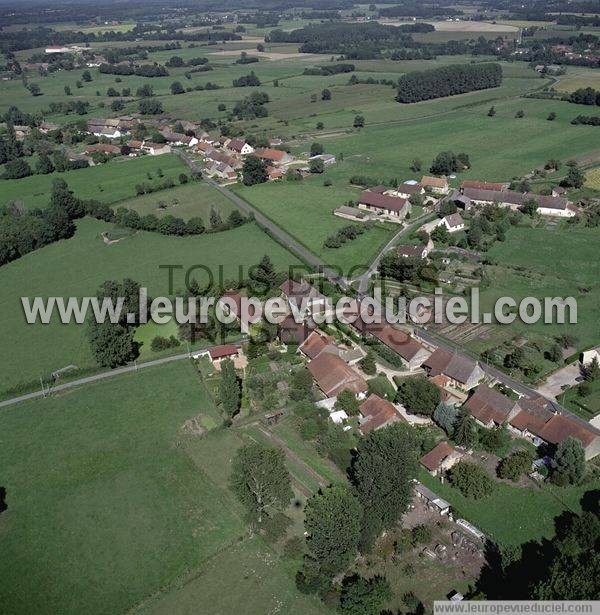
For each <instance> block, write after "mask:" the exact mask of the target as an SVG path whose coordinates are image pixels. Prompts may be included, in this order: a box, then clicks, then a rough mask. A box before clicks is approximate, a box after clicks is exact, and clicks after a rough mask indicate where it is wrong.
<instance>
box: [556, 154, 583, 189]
mask: <svg viewBox="0 0 600 615" xmlns="http://www.w3.org/2000/svg"><path fill="white" fill-rule="evenodd" d="M567 166H568V167H569V170H568V171H567V176H566V177H565V178H564V179H563V180H562V182H561V185H562V186H565V187H567V188H582V187H583V184H584V183H585V174H584V173H583V171H582V170H581V169H580V168H579V167H578V166H577V163H575V162H573V161H571V162H568V163H567Z"/></svg>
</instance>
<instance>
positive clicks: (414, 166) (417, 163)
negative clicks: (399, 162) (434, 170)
mask: <svg viewBox="0 0 600 615" xmlns="http://www.w3.org/2000/svg"><path fill="white" fill-rule="evenodd" d="M422 168H423V162H422V161H421V160H420V159H419V158H413V161H412V162H411V163H410V170H411V171H413V172H414V173H419V172H420V171H421V169H422Z"/></svg>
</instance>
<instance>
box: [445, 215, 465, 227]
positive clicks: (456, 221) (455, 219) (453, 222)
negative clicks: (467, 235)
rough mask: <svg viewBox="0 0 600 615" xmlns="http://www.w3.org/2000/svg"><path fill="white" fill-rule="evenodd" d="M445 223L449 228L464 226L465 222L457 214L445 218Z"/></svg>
mask: <svg viewBox="0 0 600 615" xmlns="http://www.w3.org/2000/svg"><path fill="white" fill-rule="evenodd" d="M446 222H447V223H448V225H449V226H450V227H455V226H460V225H464V223H465V221H464V220H463V219H462V216H461V215H460V214H459V213H458V212H457V213H454V214H450V215H449V216H446Z"/></svg>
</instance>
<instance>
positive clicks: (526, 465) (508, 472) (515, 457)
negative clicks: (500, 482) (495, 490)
mask: <svg viewBox="0 0 600 615" xmlns="http://www.w3.org/2000/svg"><path fill="white" fill-rule="evenodd" d="M532 462H533V455H532V454H531V453H530V452H529V451H516V452H515V453H513V454H512V455H509V456H508V457H505V458H504V459H502V461H501V462H500V464H499V465H498V476H499V477H500V478H505V479H508V480H512V481H517V480H519V478H521V476H523V474H525V473H526V472H529V470H531V463H532Z"/></svg>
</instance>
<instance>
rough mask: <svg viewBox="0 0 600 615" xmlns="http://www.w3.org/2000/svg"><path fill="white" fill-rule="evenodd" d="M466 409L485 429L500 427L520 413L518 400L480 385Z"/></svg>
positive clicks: (468, 401) (470, 398)
mask: <svg viewBox="0 0 600 615" xmlns="http://www.w3.org/2000/svg"><path fill="white" fill-rule="evenodd" d="M465 408H467V410H469V412H470V413H471V416H472V417H473V418H474V419H475V421H476V422H477V423H479V424H480V425H482V426H483V427H488V428H491V427H499V426H500V425H503V424H504V423H506V422H507V421H509V420H510V419H511V418H513V417H515V416H516V415H517V414H518V413H519V412H520V410H521V409H520V407H519V404H518V402H517V401H516V400H514V399H511V398H510V397H507V396H506V395H502V393H500V392H499V391H496V390H495V389H492V388H490V387H489V386H488V385H487V384H480V385H479V386H478V387H477V388H476V389H475V391H474V392H473V394H472V395H471V397H469V399H468V400H467V402H466V404H465Z"/></svg>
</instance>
